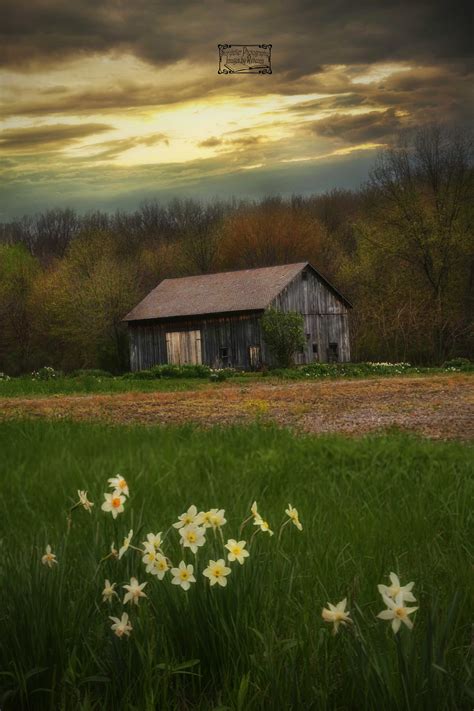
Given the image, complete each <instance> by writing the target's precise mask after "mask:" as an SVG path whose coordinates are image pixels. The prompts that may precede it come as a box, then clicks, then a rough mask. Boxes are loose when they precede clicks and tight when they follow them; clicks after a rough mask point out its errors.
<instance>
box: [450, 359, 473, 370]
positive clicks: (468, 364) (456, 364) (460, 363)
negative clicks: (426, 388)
mask: <svg viewBox="0 0 474 711" xmlns="http://www.w3.org/2000/svg"><path fill="white" fill-rule="evenodd" d="M443 368H445V369H446V370H452V369H455V370H461V371H463V372H465V373H470V372H472V371H473V370H474V362H473V361H472V360H469V358H451V360H447V361H445V362H444V363H443Z"/></svg>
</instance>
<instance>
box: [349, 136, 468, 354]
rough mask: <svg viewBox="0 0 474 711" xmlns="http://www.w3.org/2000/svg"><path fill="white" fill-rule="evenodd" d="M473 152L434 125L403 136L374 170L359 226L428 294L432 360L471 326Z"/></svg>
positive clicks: (464, 142) (463, 140) (461, 140)
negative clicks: (368, 202) (366, 218)
mask: <svg viewBox="0 0 474 711" xmlns="http://www.w3.org/2000/svg"><path fill="white" fill-rule="evenodd" d="M472 149H473V144H472V139H471V137H470V135H469V134H467V133H464V134H463V133H460V132H457V133H456V132H453V131H449V130H448V129H446V128H442V127H439V126H431V127H429V128H424V129H420V130H419V131H417V132H416V133H414V134H409V135H408V136H405V137H403V138H402V140H400V141H399V143H398V145H396V146H394V147H392V148H389V149H387V150H386V151H384V152H383V153H382V154H381V155H380V157H379V160H378V162H377V165H376V166H375V168H374V170H373V171H372V174H371V182H370V192H369V197H370V198H371V203H372V204H371V206H370V211H369V222H370V224H369V225H368V226H367V224H366V225H365V226H364V227H363V229H361V230H360V234H361V237H362V239H366V240H368V241H371V242H372V244H373V245H374V246H375V247H376V248H378V250H379V251H380V252H385V253H388V254H390V255H392V256H393V257H394V258H395V261H396V262H398V263H399V264H402V265H405V267H407V268H408V270H407V271H408V273H409V274H410V276H411V278H412V279H414V280H415V281H417V282H418V287H417V288H418V289H419V291H420V292H421V291H424V292H425V294H426V295H427V303H426V316H427V317H429V319H430V321H431V323H432V333H431V339H432V349H433V352H434V354H435V358H436V360H437V361H438V362H439V361H442V360H443V359H444V358H445V357H446V356H447V355H448V353H449V351H450V349H452V347H453V344H454V343H455V341H456V340H457V339H459V338H460V337H461V336H462V335H463V334H464V335H466V334H467V333H468V332H469V329H470V328H472V311H471V308H472V306H473V304H472V291H471V286H472V282H473V281H474V231H473V217H474V172H473V161H472V158H473V151H472ZM470 285H471V286H470ZM469 294H471V296H469Z"/></svg>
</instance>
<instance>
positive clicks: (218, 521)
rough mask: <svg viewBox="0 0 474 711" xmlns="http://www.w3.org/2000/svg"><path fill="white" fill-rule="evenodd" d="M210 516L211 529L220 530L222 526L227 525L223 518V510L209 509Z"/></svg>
mask: <svg viewBox="0 0 474 711" xmlns="http://www.w3.org/2000/svg"><path fill="white" fill-rule="evenodd" d="M210 514H211V515H210V522H211V526H212V528H214V529H216V528H221V527H222V526H224V524H226V523H227V519H226V518H224V514H225V511H224V509H211V511H210Z"/></svg>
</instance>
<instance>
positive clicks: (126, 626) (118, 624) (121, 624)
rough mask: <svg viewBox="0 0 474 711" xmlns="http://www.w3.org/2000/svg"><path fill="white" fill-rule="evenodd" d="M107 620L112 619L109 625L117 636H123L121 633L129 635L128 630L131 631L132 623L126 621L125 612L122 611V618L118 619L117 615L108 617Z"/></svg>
mask: <svg viewBox="0 0 474 711" xmlns="http://www.w3.org/2000/svg"><path fill="white" fill-rule="evenodd" d="M109 620H112V622H113V623H114V624H113V625H112V627H111V629H113V631H114V632H115V634H116V635H117V637H123V635H127V636H129V635H130V632H131V631H132V629H133V628H132V625H131V624H130V622H129V621H128V615H127V613H126V612H124V613H123V615H122V618H121V619H120V620H119V618H118V617H109Z"/></svg>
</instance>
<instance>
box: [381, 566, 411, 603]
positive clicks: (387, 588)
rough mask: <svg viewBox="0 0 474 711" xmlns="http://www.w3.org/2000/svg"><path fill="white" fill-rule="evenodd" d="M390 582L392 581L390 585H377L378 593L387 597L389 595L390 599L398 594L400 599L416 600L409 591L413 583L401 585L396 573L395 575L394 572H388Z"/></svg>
mask: <svg viewBox="0 0 474 711" xmlns="http://www.w3.org/2000/svg"><path fill="white" fill-rule="evenodd" d="M389 577H390V582H391V583H392V584H391V585H377V588H378V591H379V593H380V594H381V595H382V597H383V596H384V595H387V597H391V598H392V599H395V598H396V597H397V596H398V595H401V597H402V600H404V601H406V602H416V598H415V596H414V595H413V593H412V592H411V590H412V588H413V586H414V584H415V583H408V585H403V586H402V585H401V584H400V580H399V578H398V575H395V573H390V575H389Z"/></svg>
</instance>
